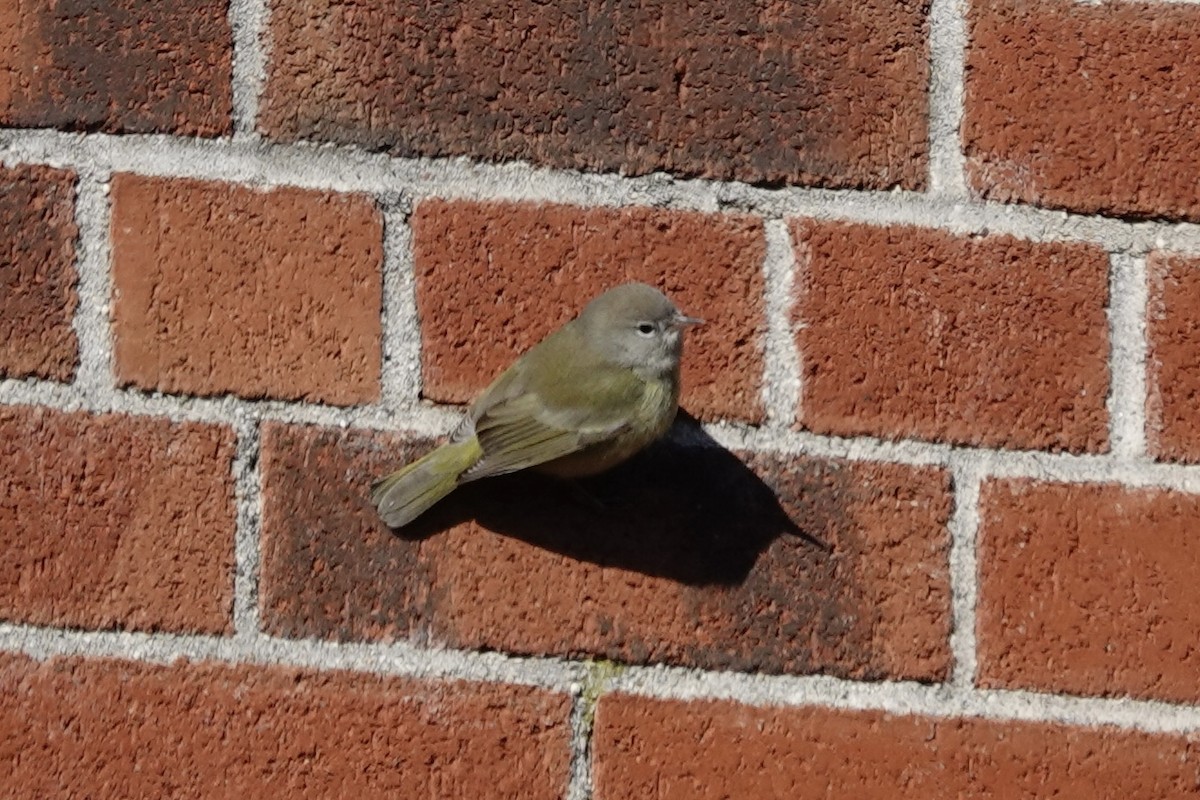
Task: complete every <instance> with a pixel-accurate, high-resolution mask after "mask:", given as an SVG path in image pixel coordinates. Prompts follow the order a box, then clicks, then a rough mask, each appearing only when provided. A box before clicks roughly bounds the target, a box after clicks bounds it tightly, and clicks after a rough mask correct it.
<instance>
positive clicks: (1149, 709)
mask: <svg viewBox="0 0 1200 800" xmlns="http://www.w3.org/2000/svg"><path fill="white" fill-rule="evenodd" d="M0 651H7V652H18V653H23V654H25V655H28V656H30V657H33V658H37V659H47V658H52V657H56V656H68V657H69V656H85V657H91V658H112V659H117V660H124V661H135V662H145V663H152V664H170V663H172V662H174V661H177V660H179V659H188V660H191V661H214V662H221V663H226V664H233V665H254V666H268V667H269V666H277V667H285V668H286V667H298V668H307V669H321V670H338V669H340V670H347V671H351V672H363V673H368V674H376V675H384V676H395V677H408V678H415V679H433V680H465V681H474V682H483V681H489V682H501V683H508V684H515V685H522V686H536V687H541V688H545V689H549V690H554V691H560V692H564V693H568V694H573V695H574V694H578V693H579V691H580V690H581V687H582V685H583V684H584V683H585V681H586V680H587V675H588V668H589V662H586V661H569V660H566V659H561V658H555V657H549V656H518V655H507V654H503V653H497V652H486V653H480V652H474V651H467V650H452V649H441V648H423V647H419V646H416V645H413V644H409V643H406V642H395V643H388V644H366V643H338V642H322V641H316V640H305V639H279V638H274V637H269V636H265V635H256V636H240V635H239V636H233V637H219V636H205V635H186V634H168V633H134V632H123V631H80V630H63V629H59V628H49V627H43V626H36V625H21V624H12V623H3V624H0ZM618 691H619V692H626V693H631V694H637V695H641V696H645V697H653V698H660V699H671V700H688V701H691V700H701V701H702V700H729V701H734V702H738V703H741V704H744V705H747V706H756V707H802V706H824V707H828V708H834V709H839V710H847V711H860V710H877V711H885V712H889V713H894V714H918V715H926V716H936V717H960V716H973V717H981V718H985V719H993V720H1004V721H1007V720H1020V721H1030V722H1058V723H1064V724H1070V725H1083V726H1095V725H1112V726H1116V727H1121V728H1133V729H1137V730H1144V731H1150V732H1160V733H1190V732H1194V731H1198V730H1200V706H1196V705H1187V704H1177V703H1167V702H1163V701H1156V700H1134V699H1130V698H1102V697H1077V696H1063V695H1054V694H1047V693H1040V692H1031V691H1010V690H983V689H972V688H966V689H963V688H957V687H953V686H950V685H948V684H921V683H916V682H911V681H880V682H861V681H854V680H849V679H845V678H835V677H830V676H825V675H763V674H752V673H739V672H728V671H720V670H702V669H693V668H685V667H671V666H663V665H655V666H629V667H624V668H623V669H622V672H621V674H620V675H619V676H617V677H616V678H615V679H614V680H613V681H612V682H611V683H610V684H609V685H608V687H607V692H618Z"/></svg>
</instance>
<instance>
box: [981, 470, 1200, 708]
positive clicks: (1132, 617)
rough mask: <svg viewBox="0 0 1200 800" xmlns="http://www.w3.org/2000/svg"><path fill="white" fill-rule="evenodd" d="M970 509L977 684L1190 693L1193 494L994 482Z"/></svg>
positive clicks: (1195, 567) (1194, 678) (1166, 695)
mask: <svg viewBox="0 0 1200 800" xmlns="http://www.w3.org/2000/svg"><path fill="white" fill-rule="evenodd" d="M980 515H981V517H982V523H981V528H980V533H979V576H980V580H979V583H980V590H979V591H980V594H979V609H978V639H979V682H980V684H981V685H983V686H988V687H1004V688H1023V689H1024V688H1028V689H1035V690H1038V691H1047V692H1071V693H1076V694H1088V695H1114V694H1127V695H1133V696H1135V697H1143V698H1157V699H1162V700H1174V701H1184V702H1190V703H1195V702H1197V701H1200V650H1197V648H1196V631H1197V629H1198V628H1200V613H1197V609H1200V583H1197V581H1196V575H1197V573H1198V572H1200V540H1197V538H1196V535H1195V533H1196V530H1197V528H1200V496H1198V495H1188V494H1180V493H1176V492H1170V491H1165V490H1161V489H1130V488H1124V487H1121V486H1119V485H1115V484H1101V485H1070V484H1042V483H1037V482H1035V481H1032V480H996V481H989V482H987V483H985V484H984V487H983V490H982V495H981V498H980Z"/></svg>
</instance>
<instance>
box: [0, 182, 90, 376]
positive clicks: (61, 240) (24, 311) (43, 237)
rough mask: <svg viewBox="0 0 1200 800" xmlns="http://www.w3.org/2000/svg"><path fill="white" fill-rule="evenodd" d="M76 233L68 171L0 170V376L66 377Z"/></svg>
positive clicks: (72, 352)
mask: <svg viewBox="0 0 1200 800" xmlns="http://www.w3.org/2000/svg"><path fill="white" fill-rule="evenodd" d="M78 233H79V231H78V229H77V228H76V227H75V175H74V174H73V173H70V172H64V171H61V170H54V169H48V168H46V167H19V168H16V169H3V168H0V375H7V376H11V377H27V376H32V377H38V378H49V379H51V380H58V381H66V380H70V379H71V378H72V377H74V375H75V365H76V363H77V362H78V360H79V352H78V347H77V344H76V341H75V331H74V330H73V329H72V327H71V320H72V318H73V317H74V315H75V306H76V304H77V302H78V298H77V296H76V294H75V280H76V272H75V239H76V237H77V236H78Z"/></svg>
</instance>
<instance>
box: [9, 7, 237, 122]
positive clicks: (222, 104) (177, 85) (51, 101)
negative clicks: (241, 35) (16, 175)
mask: <svg viewBox="0 0 1200 800" xmlns="http://www.w3.org/2000/svg"><path fill="white" fill-rule="evenodd" d="M232 58H233V36H232V33H231V32H230V28H229V21H228V17H227V15H226V3H225V2H223V1H222V0H169V2H157V3H144V2H139V0H109V2H105V3H80V2H50V1H49V0H21V2H7V3H4V4H3V6H0V125H10V126H15V127H22V128H28V127H31V128H66V129H70V130H104V131H110V132H113V133H155V132H166V133H178V134H184V135H193V136H218V135H221V134H228V133H230V132H231V131H232V117H231V114H232V108H233V93H232V86H231V83H230V81H231V79H232Z"/></svg>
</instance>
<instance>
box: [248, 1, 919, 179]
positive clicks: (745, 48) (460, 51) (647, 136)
mask: <svg viewBox="0 0 1200 800" xmlns="http://www.w3.org/2000/svg"><path fill="white" fill-rule="evenodd" d="M926 10H927V4H925V3H921V2H909V1H908V0H902V2H895V0H891V1H890V2H884V1H883V0H863V2H857V3H853V4H847V3H844V2H835V1H834V0H818V2H812V3H787V2H782V0H773V1H772V2H769V3H760V4H753V5H748V4H745V3H738V2H734V1H733V0H723V1H722V2H712V3H704V4H689V5H680V4H670V3H667V2H663V0H656V1H655V2H641V3H607V2H606V3H588V2H585V1H584V0H566V1H565V2H558V3H551V4H546V3H541V2H537V0H517V1H516V2H511V1H510V2H503V3H501V2H496V1H495V0H493V1H492V2H475V3H449V2H434V3H416V2H412V1H411V0H408V1H407V2H400V3H395V2H382V0H355V2H348V3H334V2H330V0H323V1H322V2H309V1H308V0H306V2H299V0H280V1H279V2H276V3H274V4H273V6H272V13H271V38H272V42H273V45H272V54H273V58H272V62H271V68H270V75H269V78H268V81H267V87H266V90H265V92H264V96H263V101H262V118H261V121H260V127H261V128H262V130H263V131H264V132H265V133H266V134H267V135H269V136H271V137H274V138H277V139H281V140H287V141H290V140H294V139H315V140H323V141H332V142H342V143H349V144H356V145H363V146H366V147H369V148H372V149H387V150H390V151H391V152H393V153H395V154H398V155H404V156H412V155H423V156H457V155H465V156H471V157H475V158H481V159H490V160H513V159H520V160H525V161H533V162H536V163H541V164H548V165H553V166H558V167H569V168H579V169H592V170H619V171H621V172H623V173H627V174H642V173H647V172H655V171H660V170H666V171H670V172H674V173H677V174H682V175H699V176H705V177H711V178H720V179H730V178H732V179H737V180H744V181H750V182H767V183H813V184H820V185H825V186H861V187H871V188H878V189H882V188H886V187H891V186H902V187H905V188H909V189H920V188H922V187H923V186H924V185H925V170H926V163H927V152H928V145H927V133H926V124H927V108H928V101H927V99H926V89H927V83H928V66H927V44H926V21H925V13H926Z"/></svg>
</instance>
